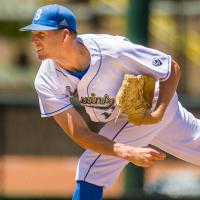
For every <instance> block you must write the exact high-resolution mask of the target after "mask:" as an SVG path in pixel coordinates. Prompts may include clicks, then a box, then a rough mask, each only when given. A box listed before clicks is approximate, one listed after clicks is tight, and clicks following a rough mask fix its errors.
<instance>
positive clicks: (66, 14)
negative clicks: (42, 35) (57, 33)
mask: <svg viewBox="0 0 200 200" xmlns="http://www.w3.org/2000/svg"><path fill="white" fill-rule="evenodd" d="M65 28H66V29H69V30H72V31H76V17H75V15H74V14H73V12H72V11H71V10H69V9H68V8H66V7H64V6H61V5H57V4H51V5H46V6H42V7H40V8H39V9H38V10H37V11H36V13H35V16H34V18H33V21H32V24H30V25H28V26H25V27H23V28H21V29H20V31H48V30H56V29H65Z"/></svg>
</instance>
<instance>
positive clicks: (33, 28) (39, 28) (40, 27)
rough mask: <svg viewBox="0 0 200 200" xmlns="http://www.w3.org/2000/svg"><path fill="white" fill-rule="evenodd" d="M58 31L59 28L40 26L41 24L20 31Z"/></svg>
mask: <svg viewBox="0 0 200 200" xmlns="http://www.w3.org/2000/svg"><path fill="white" fill-rule="evenodd" d="M56 29H58V27H53V26H44V25H40V24H30V25H28V26H25V27H23V28H21V29H19V30H20V31H49V30H56Z"/></svg>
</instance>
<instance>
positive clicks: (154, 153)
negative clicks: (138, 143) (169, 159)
mask: <svg viewBox="0 0 200 200" xmlns="http://www.w3.org/2000/svg"><path fill="white" fill-rule="evenodd" d="M150 154H151V155H152V156H153V157H155V158H157V159H161V160H163V159H165V158H166V154H165V153H163V152H159V151H156V150H155V151H151V152H150Z"/></svg>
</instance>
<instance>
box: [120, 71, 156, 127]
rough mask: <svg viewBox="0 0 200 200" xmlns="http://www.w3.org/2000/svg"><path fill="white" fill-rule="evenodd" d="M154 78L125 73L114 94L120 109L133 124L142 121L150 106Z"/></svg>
mask: <svg viewBox="0 0 200 200" xmlns="http://www.w3.org/2000/svg"><path fill="white" fill-rule="evenodd" d="M154 88H155V80H154V79H153V78H152V77H150V76H143V75H137V76H136V75H133V74H126V75H125V76H124V79H123V82H122V86H121V87H120V89H119V91H118V94H117V96H116V103H117V105H118V107H119V108H120V111H121V112H122V113H124V114H126V115H127V116H128V120H129V122H131V123H133V124H134V125H140V124H141V123H142V120H143V118H144V117H145V114H146V113H147V112H148V111H149V109H150V108H151V106H152V100H153V96H154Z"/></svg>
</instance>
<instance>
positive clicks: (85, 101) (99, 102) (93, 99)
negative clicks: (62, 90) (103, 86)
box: [80, 93, 115, 109]
mask: <svg viewBox="0 0 200 200" xmlns="http://www.w3.org/2000/svg"><path fill="white" fill-rule="evenodd" d="M80 103H81V104H82V105H83V106H88V107H94V108H99V109H109V108H110V107H112V106H113V104H114V103H115V99H114V98H110V97H109V95H108V94H105V95H104V96H103V97H97V96H96V94H95V93H91V96H89V97H81V99H80Z"/></svg>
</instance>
